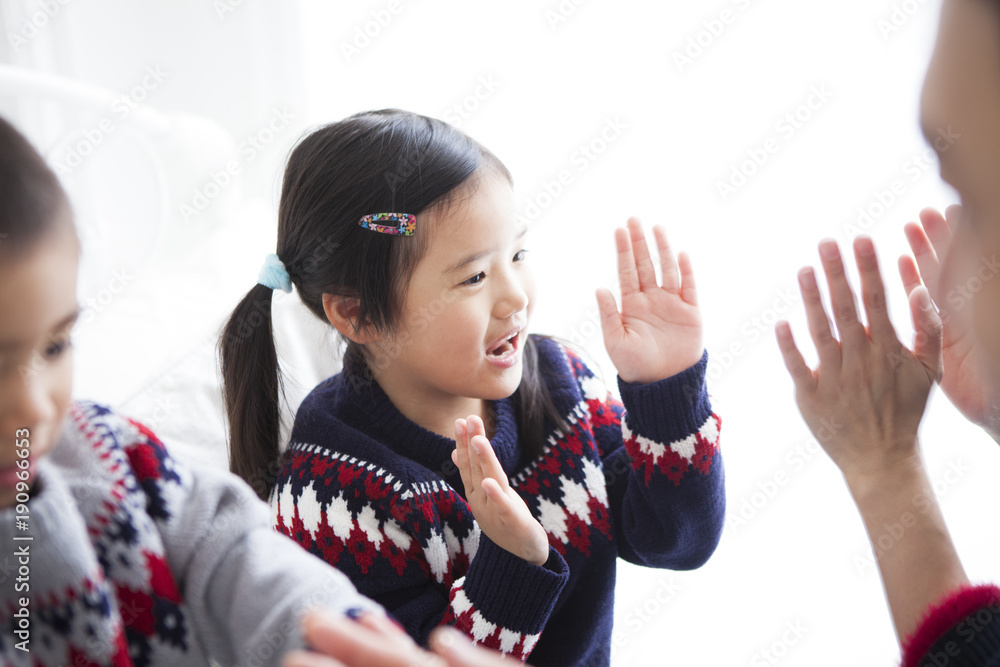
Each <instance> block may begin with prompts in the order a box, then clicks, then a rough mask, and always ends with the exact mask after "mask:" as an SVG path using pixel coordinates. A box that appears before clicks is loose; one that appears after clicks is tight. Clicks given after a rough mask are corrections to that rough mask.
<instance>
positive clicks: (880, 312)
mask: <svg viewBox="0 0 1000 667" xmlns="http://www.w3.org/2000/svg"><path fill="white" fill-rule="evenodd" d="M854 258H855V261H857V263H858V273H859V275H860V276H861V298H862V302H863V303H864V305H865V313H866V315H867V318H868V335H869V337H870V338H871V339H872V340H879V341H881V342H883V343H885V344H892V343H895V342H897V338H896V330H895V329H894V328H893V326H892V322H891V321H890V320H889V311H888V309H887V307H886V298H885V284H884V283H883V281H882V272H881V271H879V268H878V256H877V255H876V254H875V244H874V243H872V240H871V239H870V238H869V237H867V236H859V237H858V238H857V239H855V241H854Z"/></svg>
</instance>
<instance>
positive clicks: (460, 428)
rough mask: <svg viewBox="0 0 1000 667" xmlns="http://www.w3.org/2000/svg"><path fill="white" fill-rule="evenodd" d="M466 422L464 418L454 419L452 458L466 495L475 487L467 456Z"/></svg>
mask: <svg viewBox="0 0 1000 667" xmlns="http://www.w3.org/2000/svg"><path fill="white" fill-rule="evenodd" d="M468 435H469V434H468V424H467V422H466V420H464V419H456V420H455V451H454V453H453V456H452V460H453V461H454V462H455V465H457V466H458V474H459V475H460V476H461V477H462V486H464V487H465V493H466V495H468V494H470V493H472V492H473V491H474V490H475V487H474V485H473V482H472V461H471V460H470V458H469V438H468Z"/></svg>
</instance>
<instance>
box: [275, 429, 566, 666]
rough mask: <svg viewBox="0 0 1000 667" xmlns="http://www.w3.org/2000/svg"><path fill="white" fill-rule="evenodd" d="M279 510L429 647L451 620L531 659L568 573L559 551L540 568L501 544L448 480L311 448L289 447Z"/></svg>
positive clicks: (295, 531)
mask: <svg viewBox="0 0 1000 667" xmlns="http://www.w3.org/2000/svg"><path fill="white" fill-rule="evenodd" d="M332 480H336V481H337V484H331V483H330V482H331V481H332ZM272 507H273V509H274V512H275V521H276V524H277V528H278V530H279V531H281V532H284V533H286V534H288V535H290V536H291V537H292V538H293V539H294V540H295V541H297V542H298V543H299V544H301V545H302V546H303V547H305V548H306V549H308V550H309V551H311V552H312V553H314V554H316V555H318V556H320V557H322V558H324V559H325V560H326V561H327V562H328V563H330V564H332V565H334V566H335V567H336V568H337V569H339V570H341V571H342V572H344V573H346V574H347V575H348V576H349V577H350V579H351V580H352V581H353V582H354V584H355V585H356V586H357V587H358V590H359V591H361V592H362V593H363V594H365V595H368V596H370V597H371V598H372V599H374V600H376V601H378V602H379V603H381V604H382V605H383V606H384V607H385V608H386V609H387V610H388V611H389V612H390V613H391V614H392V615H393V616H394V617H395V618H396V620H398V621H399V622H400V623H401V624H402V625H403V627H404V628H406V630H407V632H408V634H409V635H410V636H411V637H413V638H414V639H415V640H416V641H417V642H419V643H421V644H423V645H426V643H427V640H428V637H429V635H430V633H431V631H432V630H433V629H434V628H436V627H437V626H439V625H442V624H448V625H452V626H454V627H455V628H456V629H458V630H460V631H462V632H463V633H465V634H467V635H468V636H469V637H470V638H471V639H472V640H473V641H475V642H476V643H478V644H481V645H484V646H487V647H489V648H493V649H496V650H498V651H501V652H503V653H505V654H508V655H510V656H511V657H515V658H517V659H519V660H522V661H523V660H525V659H527V657H528V655H530V653H531V650H532V649H533V648H534V645H535V643H536V642H537V641H538V638H539V636H540V634H541V632H542V629H543V628H544V627H545V623H546V622H547V620H548V618H549V616H550V615H551V613H552V609H553V607H554V605H555V603H556V600H557V599H558V597H559V594H560V593H561V592H562V590H563V588H564V587H565V585H566V582H567V581H568V579H569V569H568V566H567V565H566V563H565V561H564V560H563V559H562V557H561V556H560V555H559V554H558V553H557V552H556V551H555V550H553V549H551V548H550V551H549V560H548V561H547V562H546V563H545V564H544V565H542V566H537V565H533V564H531V563H528V562H527V561H525V560H523V559H521V558H518V557H517V556H514V555H513V554H511V553H509V552H508V551H506V550H504V549H502V548H500V547H499V546H497V545H496V544H494V543H493V542H492V541H491V540H490V539H489V538H488V537H486V536H485V535H483V534H482V533H481V532H480V530H479V527H478V525H477V524H476V523H475V520H474V519H473V517H472V513H471V511H470V510H469V508H468V505H467V503H466V502H465V500H464V499H463V498H462V497H461V496H460V495H459V494H458V493H457V492H456V491H455V490H454V489H453V488H452V487H450V486H449V485H447V484H445V483H444V482H440V481H435V482H412V481H407V482H404V481H402V480H399V479H398V478H396V477H395V476H394V475H393V474H391V473H389V472H387V471H385V470H383V469H381V468H379V467H377V466H376V465H375V464H372V463H370V462H365V461H361V460H358V459H356V458H353V457H347V456H344V455H338V454H336V453H335V452H330V451H329V450H325V449H323V448H320V447H315V446H312V445H295V444H293V445H292V446H291V447H290V448H289V451H288V452H287V453H286V458H285V463H284V466H283V468H282V471H281V472H280V473H279V475H278V485H277V487H276V490H275V494H274V495H273V496H272Z"/></svg>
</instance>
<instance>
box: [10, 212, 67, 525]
mask: <svg viewBox="0 0 1000 667" xmlns="http://www.w3.org/2000/svg"><path fill="white" fill-rule="evenodd" d="M76 272H77V242H76V238H75V237H74V236H73V234H72V233H71V232H70V231H68V223H67V227H64V228H61V229H56V230H54V231H52V232H49V235H48V236H46V237H45V238H43V239H40V240H39V241H38V242H36V243H35V244H34V245H33V246H31V247H29V248H28V250H26V251H25V252H24V253H23V254H17V255H15V254H13V252H5V251H4V249H3V248H2V247H0V313H2V316H0V507H10V506H11V505H14V504H15V498H16V497H17V492H18V488H17V486H18V482H25V481H26V480H24V479H23V478H24V474H23V473H24V471H25V470H27V472H28V474H29V475H30V478H29V480H28V483H29V484H30V483H31V482H32V481H33V478H34V472H35V471H34V465H35V463H36V462H37V461H38V460H39V459H41V458H42V457H43V456H45V455H46V454H47V453H48V452H49V451H50V450H51V449H52V446H53V445H54V444H55V442H56V440H57V439H58V437H59V433H60V430H61V428H62V422H63V419H64V418H65V417H66V413H67V411H68V410H69V403H70V394H71V390H72V385H73V355H72V349H71V347H70V345H69V334H70V330H71V329H72V327H73V324H74V323H75V322H76V317H77V312H78V306H77V301H76ZM21 452H26V453H27V458H25V457H24V455H23V454H21ZM24 460H27V461H28V464H24V463H19V462H20V461H24ZM22 488H23V487H22Z"/></svg>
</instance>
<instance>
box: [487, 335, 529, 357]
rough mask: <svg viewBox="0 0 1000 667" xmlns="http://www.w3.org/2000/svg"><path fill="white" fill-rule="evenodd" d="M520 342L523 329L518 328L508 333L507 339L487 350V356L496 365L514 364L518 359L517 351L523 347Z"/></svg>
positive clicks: (502, 339)
mask: <svg viewBox="0 0 1000 667" xmlns="http://www.w3.org/2000/svg"><path fill="white" fill-rule="evenodd" d="M520 341H521V329H520V328H518V329H515V330H514V331H511V332H510V333H508V334H507V336H506V337H505V338H501V339H500V340H498V341H497V342H495V343H493V345H491V346H490V347H489V348H488V349H487V350H486V356H487V358H488V359H489V360H490V361H492V362H494V363H500V364H502V365H507V364H509V363H513V362H514V361H515V360H516V359H517V351H518V349H519V348H520V347H521V345H520Z"/></svg>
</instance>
